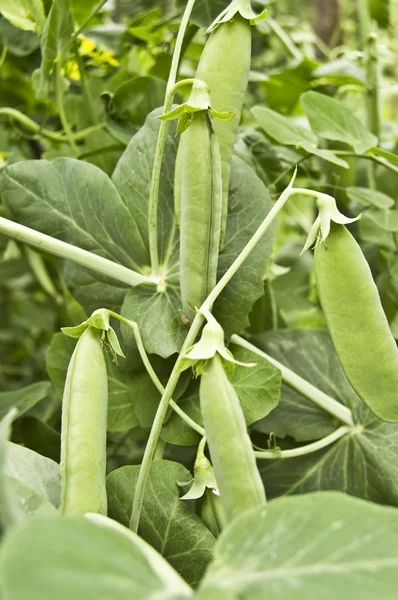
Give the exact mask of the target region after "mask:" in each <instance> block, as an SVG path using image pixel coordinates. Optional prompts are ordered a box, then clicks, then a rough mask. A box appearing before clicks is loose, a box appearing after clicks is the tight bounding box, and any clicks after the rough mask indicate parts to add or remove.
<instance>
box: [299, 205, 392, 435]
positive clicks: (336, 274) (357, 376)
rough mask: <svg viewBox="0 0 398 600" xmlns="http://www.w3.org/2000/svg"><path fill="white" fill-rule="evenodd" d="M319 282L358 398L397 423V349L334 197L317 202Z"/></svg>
mask: <svg viewBox="0 0 398 600" xmlns="http://www.w3.org/2000/svg"><path fill="white" fill-rule="evenodd" d="M317 204H318V208H319V217H318V219H317V221H316V222H315V224H314V228H313V230H312V232H311V234H310V239H309V240H308V242H307V244H306V246H308V243H310V244H311V243H312V242H313V241H316V247H315V251H314V262H315V279H316V285H317V289H318V293H319V298H320V302H321V306H322V309H323V312H324V314H325V318H326V323H327V326H328V329H329V332H330V335H331V337H332V341H333V345H334V347H335V350H336V353H337V356H338V358H339V361H340V363H341V365H342V367H343V370H344V372H345V374H346V376H347V379H348V381H349V382H350V384H351V385H352V387H353V388H354V390H355V391H356V392H357V394H358V396H359V397H360V398H361V399H362V400H363V402H364V403H365V404H366V405H367V406H368V407H369V408H370V410H371V411H372V412H373V413H374V414H375V415H376V416H377V417H379V419H382V420H384V421H389V422H393V423H395V422H398V349H397V344H396V342H395V339H394V337H393V335H392V333H391V330H390V326H389V324H388V321H387V317H386V315H385V314H384V311H383V307H382V304H381V300H380V296H379V292H378V290H377V287H376V284H375V282H374V280H373V276H372V273H371V270H370V268H369V265H368V263H367V261H366V259H365V257H364V255H363V253H362V250H361V248H360V246H359V244H358V243H357V241H356V240H355V238H354V237H353V236H352V235H351V233H350V232H349V231H348V230H347V229H346V227H345V223H347V222H350V221H351V220H352V219H347V218H345V217H344V216H343V215H341V214H340V213H339V212H338V211H337V208H336V203H335V201H334V199H333V198H331V197H329V196H326V195H324V194H322V195H320V197H319V198H318V202H317Z"/></svg>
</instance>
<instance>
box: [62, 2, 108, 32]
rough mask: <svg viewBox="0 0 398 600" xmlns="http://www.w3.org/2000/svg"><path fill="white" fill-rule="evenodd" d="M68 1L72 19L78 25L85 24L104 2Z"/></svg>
mask: <svg viewBox="0 0 398 600" xmlns="http://www.w3.org/2000/svg"><path fill="white" fill-rule="evenodd" d="M69 2H70V10H71V13H72V18H73V21H74V22H75V24H76V25H77V26H78V27H81V26H82V25H83V24H85V23H86V22H87V20H88V19H89V18H90V17H91V16H92V15H95V13H96V11H97V10H98V9H99V8H100V6H101V5H103V4H104V3H103V1H102V0H69Z"/></svg>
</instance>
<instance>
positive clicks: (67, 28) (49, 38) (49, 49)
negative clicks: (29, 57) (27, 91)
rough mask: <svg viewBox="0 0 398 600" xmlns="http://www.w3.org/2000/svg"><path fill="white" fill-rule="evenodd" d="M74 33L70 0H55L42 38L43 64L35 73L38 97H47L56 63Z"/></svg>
mask: <svg viewBox="0 0 398 600" xmlns="http://www.w3.org/2000/svg"><path fill="white" fill-rule="evenodd" d="M72 33H73V24H72V19H71V15H70V7H69V0H53V3H52V6H51V8H50V12H49V13H48V17H47V19H46V22H45V25H44V29H43V35H42V38H41V57H42V58H41V65H40V69H38V70H37V71H36V72H35V74H34V85H35V88H36V94H37V96H38V98H41V99H45V98H46V96H47V95H48V92H49V84H50V81H51V75H52V73H53V70H54V65H55V63H56V61H57V60H61V56H62V53H63V51H64V50H65V47H66V45H67V44H68V43H69V41H70V38H71V35H72Z"/></svg>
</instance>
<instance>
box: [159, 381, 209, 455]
mask: <svg viewBox="0 0 398 600" xmlns="http://www.w3.org/2000/svg"><path fill="white" fill-rule="evenodd" d="M178 405H179V406H180V407H181V408H182V410H183V411H184V412H185V413H186V414H187V415H188V416H189V417H191V419H193V420H194V421H195V423H198V425H201V426H203V421H202V415H201V412H200V403H199V382H198V381H193V382H192V384H191V385H190V386H189V387H188V390H187V392H186V393H185V394H184V395H183V396H182V398H181V399H180V400H179V402H178ZM160 435H161V438H162V440H164V441H165V442H168V443H169V444H175V445H177V446H195V445H197V444H198V443H199V442H200V439H201V436H200V435H199V434H198V433H197V432H196V431H195V430H194V429H192V427H189V425H187V424H186V423H185V421H183V420H182V419H181V417H180V416H178V415H177V413H175V412H174V411H173V412H172V413H171V414H170V417H169V419H168V421H167V423H165V424H164V425H163V427H162V432H161V434H160Z"/></svg>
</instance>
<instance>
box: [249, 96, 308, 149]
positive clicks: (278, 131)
mask: <svg viewBox="0 0 398 600" xmlns="http://www.w3.org/2000/svg"><path fill="white" fill-rule="evenodd" d="M252 113H253V115H254V117H255V119H256V121H257V122H258V123H259V125H260V127H261V128H262V129H263V130H264V131H265V133H266V134H267V136H270V137H271V138H273V139H274V140H276V141H277V142H278V144H282V145H286V146H296V147H300V146H301V144H302V143H303V142H304V141H307V142H309V143H310V144H313V145H315V146H316V145H317V143H318V138H317V136H316V135H315V134H314V133H312V131H311V130H310V129H307V128H306V127H303V126H302V125H298V124H297V123H295V122H294V120H293V119H289V118H288V117H284V116H283V115H281V114H279V113H277V112H276V111H274V110H271V109H269V108H266V107H265V106H254V107H253V108H252Z"/></svg>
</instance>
